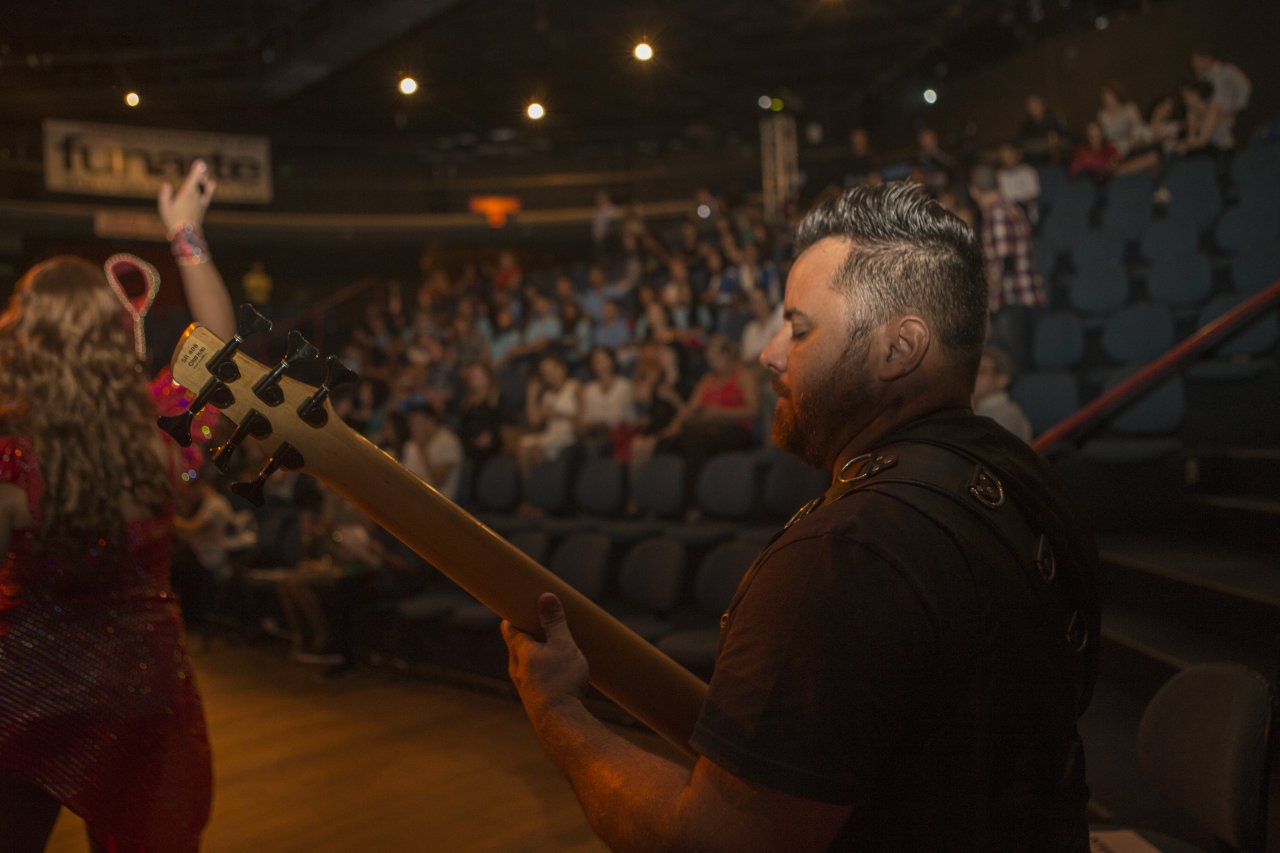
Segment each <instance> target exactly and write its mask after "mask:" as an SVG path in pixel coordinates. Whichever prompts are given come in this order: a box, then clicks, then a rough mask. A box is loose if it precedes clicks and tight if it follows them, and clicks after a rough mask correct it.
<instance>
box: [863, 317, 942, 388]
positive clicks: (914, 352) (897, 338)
mask: <svg viewBox="0 0 1280 853" xmlns="http://www.w3.org/2000/svg"><path fill="white" fill-rule="evenodd" d="M881 333H882V335H883V337H882V338H881V348H880V352H881V358H880V363H879V365H877V372H876V375H877V376H878V377H879V378H880V379H882V380H884V381H886V382H887V381H892V380H894V379H899V378H901V377H903V376H906V375H907V374H909V373H913V372H914V371H915V370H916V369H918V368H919V367H920V365H921V364H923V363H924V357H925V355H926V354H927V353H928V352H929V346H930V344H931V343H932V340H933V335H932V333H931V332H930V331H929V326H928V324H926V323H925V321H924V320H923V319H921V318H920V317H917V316H916V315H914V314H908V315H906V316H904V317H898V318H897V319H895V320H892V321H890V322H889V323H887V324H886V325H885V326H884V327H883V328H882V330H881Z"/></svg>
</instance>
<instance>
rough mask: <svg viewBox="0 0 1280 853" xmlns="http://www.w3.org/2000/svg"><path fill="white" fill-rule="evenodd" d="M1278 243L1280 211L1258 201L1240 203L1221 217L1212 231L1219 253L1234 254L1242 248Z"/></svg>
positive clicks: (1279, 236)
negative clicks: (1220, 251)
mask: <svg viewBox="0 0 1280 853" xmlns="http://www.w3.org/2000/svg"><path fill="white" fill-rule="evenodd" d="M1277 239H1280V209H1277V208H1276V206H1275V205H1271V204H1266V203H1264V202H1262V201H1257V200H1255V201H1247V202H1241V203H1240V204H1238V205H1236V206H1235V207H1232V208H1230V209H1229V210H1227V211H1226V212H1225V213H1223V214H1222V218H1221V219H1219V220H1218V224H1217V225H1216V226H1214V229H1213V241H1214V244H1215V245H1217V247H1218V248H1219V249H1221V250H1222V251H1224V252H1227V253H1229V254H1235V253H1236V252H1238V251H1240V250H1241V249H1243V248H1244V247H1245V246H1252V245H1255V244H1261V243H1267V242H1275V241H1276V240H1277Z"/></svg>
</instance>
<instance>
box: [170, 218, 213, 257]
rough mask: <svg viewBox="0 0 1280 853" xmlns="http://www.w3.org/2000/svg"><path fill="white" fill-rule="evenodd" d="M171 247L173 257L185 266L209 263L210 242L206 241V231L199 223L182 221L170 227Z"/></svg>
mask: <svg viewBox="0 0 1280 853" xmlns="http://www.w3.org/2000/svg"><path fill="white" fill-rule="evenodd" d="M169 248H171V249H172V250H173V257H174V260H176V261H177V262H178V263H180V264H182V265H184V266H192V265H194V264H203V263H207V262H208V260H209V244H208V243H206V242H205V241H204V233H203V232H202V231H201V230H200V226H199V225H194V224H192V223H190V222H180V223H178V224H177V225H175V226H173V227H172V228H170V229H169Z"/></svg>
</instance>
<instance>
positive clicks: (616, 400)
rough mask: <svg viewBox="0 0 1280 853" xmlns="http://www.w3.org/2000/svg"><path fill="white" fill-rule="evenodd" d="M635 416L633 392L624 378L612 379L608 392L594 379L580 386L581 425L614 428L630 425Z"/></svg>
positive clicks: (629, 383) (627, 380)
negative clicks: (601, 425) (599, 425)
mask: <svg viewBox="0 0 1280 853" xmlns="http://www.w3.org/2000/svg"><path fill="white" fill-rule="evenodd" d="M635 414H636V396H635V392H634V390H633V389H632V387H631V380H630V379H627V378H626V377H625V376H617V377H614V380H613V384H612V385H610V386H609V390H608V391H606V390H605V389H604V386H603V385H601V384H600V382H599V380H595V379H593V380H592V381H590V382H588V383H587V384H586V385H583V386H582V422H583V423H585V424H588V425H593V424H603V425H604V426H606V427H615V426H619V425H621V424H629V423H632V422H633V421H634V420H635Z"/></svg>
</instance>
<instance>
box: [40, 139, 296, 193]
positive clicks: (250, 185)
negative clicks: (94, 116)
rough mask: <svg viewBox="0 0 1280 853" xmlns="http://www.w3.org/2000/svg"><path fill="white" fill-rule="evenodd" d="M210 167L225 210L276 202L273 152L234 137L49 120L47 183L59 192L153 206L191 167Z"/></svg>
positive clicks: (266, 143) (259, 141)
mask: <svg viewBox="0 0 1280 853" xmlns="http://www.w3.org/2000/svg"><path fill="white" fill-rule="evenodd" d="M197 159H201V160H204V161H205V162H206V163H208V164H209V172H210V174H212V176H213V178H214V180H216V181H217V182H218V200H219V201H220V202H233V203H241V204H244V203H248V204H254V203H257V204H267V203H269V202H270V201H271V144H270V142H269V141H268V140H267V138H266V137H265V136H236V135H232V134H221V133H198V132H193V131H185V130H164V129H161V128H150V127H125V126H121V125H110V124H89V123H87V122H74V121H61V120H58V119H47V120H46V121H45V122H44V183H45V188H46V189H49V190H52V191H54V192H66V193H82V194H87V195H105V196H117V197H125V198H154V197H155V195H156V193H157V192H158V191H159V189H160V185H161V184H162V183H164V182H165V181H169V182H171V183H173V182H176V181H180V180H182V178H183V176H185V175H186V174H187V170H188V169H189V168H190V166H191V163H192V161H193V160H197Z"/></svg>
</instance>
